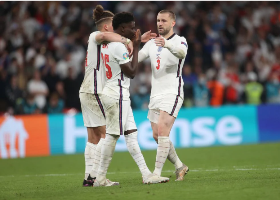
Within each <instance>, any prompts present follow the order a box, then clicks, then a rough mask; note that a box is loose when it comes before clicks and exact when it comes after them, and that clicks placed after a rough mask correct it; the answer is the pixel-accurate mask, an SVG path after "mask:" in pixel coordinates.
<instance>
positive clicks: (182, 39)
mask: <svg viewBox="0 0 280 200" xmlns="http://www.w3.org/2000/svg"><path fill="white" fill-rule="evenodd" d="M174 40H175V43H177V44H183V45H185V46H186V47H187V48H188V43H187V40H186V38H185V37H184V36H179V35H177V34H176V35H175V36H174Z"/></svg>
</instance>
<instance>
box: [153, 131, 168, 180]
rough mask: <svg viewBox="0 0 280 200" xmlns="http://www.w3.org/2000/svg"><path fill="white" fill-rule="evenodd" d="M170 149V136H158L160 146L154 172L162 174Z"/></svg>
mask: <svg viewBox="0 0 280 200" xmlns="http://www.w3.org/2000/svg"><path fill="white" fill-rule="evenodd" d="M169 149H170V143H169V137H164V136H159V137H158V148H157V156H156V164H155V171H154V174H157V175H159V176H160V175H161V171H162V168H163V165H164V163H165V161H166V158H167V156H168V153H169Z"/></svg>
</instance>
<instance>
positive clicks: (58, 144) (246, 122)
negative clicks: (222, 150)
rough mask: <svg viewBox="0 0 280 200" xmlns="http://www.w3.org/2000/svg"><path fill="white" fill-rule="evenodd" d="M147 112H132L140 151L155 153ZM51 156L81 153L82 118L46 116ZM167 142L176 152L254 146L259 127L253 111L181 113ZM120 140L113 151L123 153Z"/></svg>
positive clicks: (196, 110) (84, 137)
mask: <svg viewBox="0 0 280 200" xmlns="http://www.w3.org/2000/svg"><path fill="white" fill-rule="evenodd" d="M147 114H148V112H147V111H134V118H135V122H136V125H137V128H138V141H139V145H140V147H141V149H143V150H148V149H156V148H157V144H156V142H155V141H154V139H153V132H152V128H151V124H150V122H149V120H148V119H147ZM48 123H49V136H50V137H49V138H50V152H51V154H73V153H83V152H84V148H85V144H86V141H87V131H86V128H85V127H84V125H83V118H82V114H77V115H62V114H61V115H49V116H48ZM170 139H171V141H172V142H173V144H174V146H175V147H177V148H186V147H205V146H216V145H239V144H248V143H257V142H258V141H259V127H258V118H257V107H254V106H228V107H222V108H192V109H181V110H180V112H179V115H178V117H177V119H176V120H175V123H174V125H173V128H172V130H171V132H170ZM126 150H127V148H126V144H125V140H124V137H123V136H121V137H120V138H119V140H118V142H117V146H116V151H126Z"/></svg>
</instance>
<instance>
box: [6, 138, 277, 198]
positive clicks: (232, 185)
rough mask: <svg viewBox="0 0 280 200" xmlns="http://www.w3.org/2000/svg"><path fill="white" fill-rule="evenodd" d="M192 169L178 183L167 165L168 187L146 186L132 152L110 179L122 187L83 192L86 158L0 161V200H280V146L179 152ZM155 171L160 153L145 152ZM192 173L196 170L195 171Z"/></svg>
mask: <svg viewBox="0 0 280 200" xmlns="http://www.w3.org/2000/svg"><path fill="white" fill-rule="evenodd" d="M177 153H178V155H179V157H180V158H181V160H182V161H183V162H184V163H185V164H187V165H188V166H189V167H190V172H189V174H188V175H187V176H186V177H185V180H184V181H183V182H175V181H174V180H175V174H173V173H172V171H173V170H174V167H173V165H172V164H171V163H170V162H169V161H166V164H165V166H164V169H163V170H164V172H163V173H162V176H168V177H170V181H169V182H168V183H165V184H154V185H143V184H142V180H141V174H140V172H139V170H138V167H137V165H136V164H135V163H134V161H133V159H132V158H131V156H130V155H129V153H128V152H121V153H115V154H114V156H113V160H112V163H111V165H110V168H109V170H108V172H109V174H108V175H107V178H109V179H111V180H112V181H119V182H120V183H121V185H120V186H114V187H106V188H102V187H100V188H83V187H82V186H81V185H82V179H83V172H84V158H83V155H82V154H79V155H63V156H50V157H38V158H25V159H7V160H0V199H1V200H2V199H3V200H4V199H6V200H10V199H67V200H72V199H89V198H94V199H122V200H125V199H133V200H137V199H141V200H142V199H145V200H147V199H168V198H171V199H210V200H211V199H213V200H214V199H215V200H218V199H223V200H224V199H225V198H227V200H231V199H234V200H236V199H254V200H256V199H280V156H279V153H280V143H271V144H258V145H242V146H227V147H207V148H190V149H177ZM143 154H144V157H145V160H146V162H147V165H148V167H149V168H150V170H153V169H154V162H155V156H156V151H143ZM192 170H193V172H192Z"/></svg>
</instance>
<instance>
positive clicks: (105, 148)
mask: <svg viewBox="0 0 280 200" xmlns="http://www.w3.org/2000/svg"><path fill="white" fill-rule="evenodd" d="M119 137H120V136H114V135H109V134H106V137H105V139H104V141H103V145H102V148H101V159H100V166H99V168H98V172H97V176H96V179H97V180H98V182H99V183H104V181H105V180H106V174H107V170H108V168H109V165H110V163H111V160H112V157H113V154H114V151H115V147H116V143H117V140H118V139H119Z"/></svg>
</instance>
